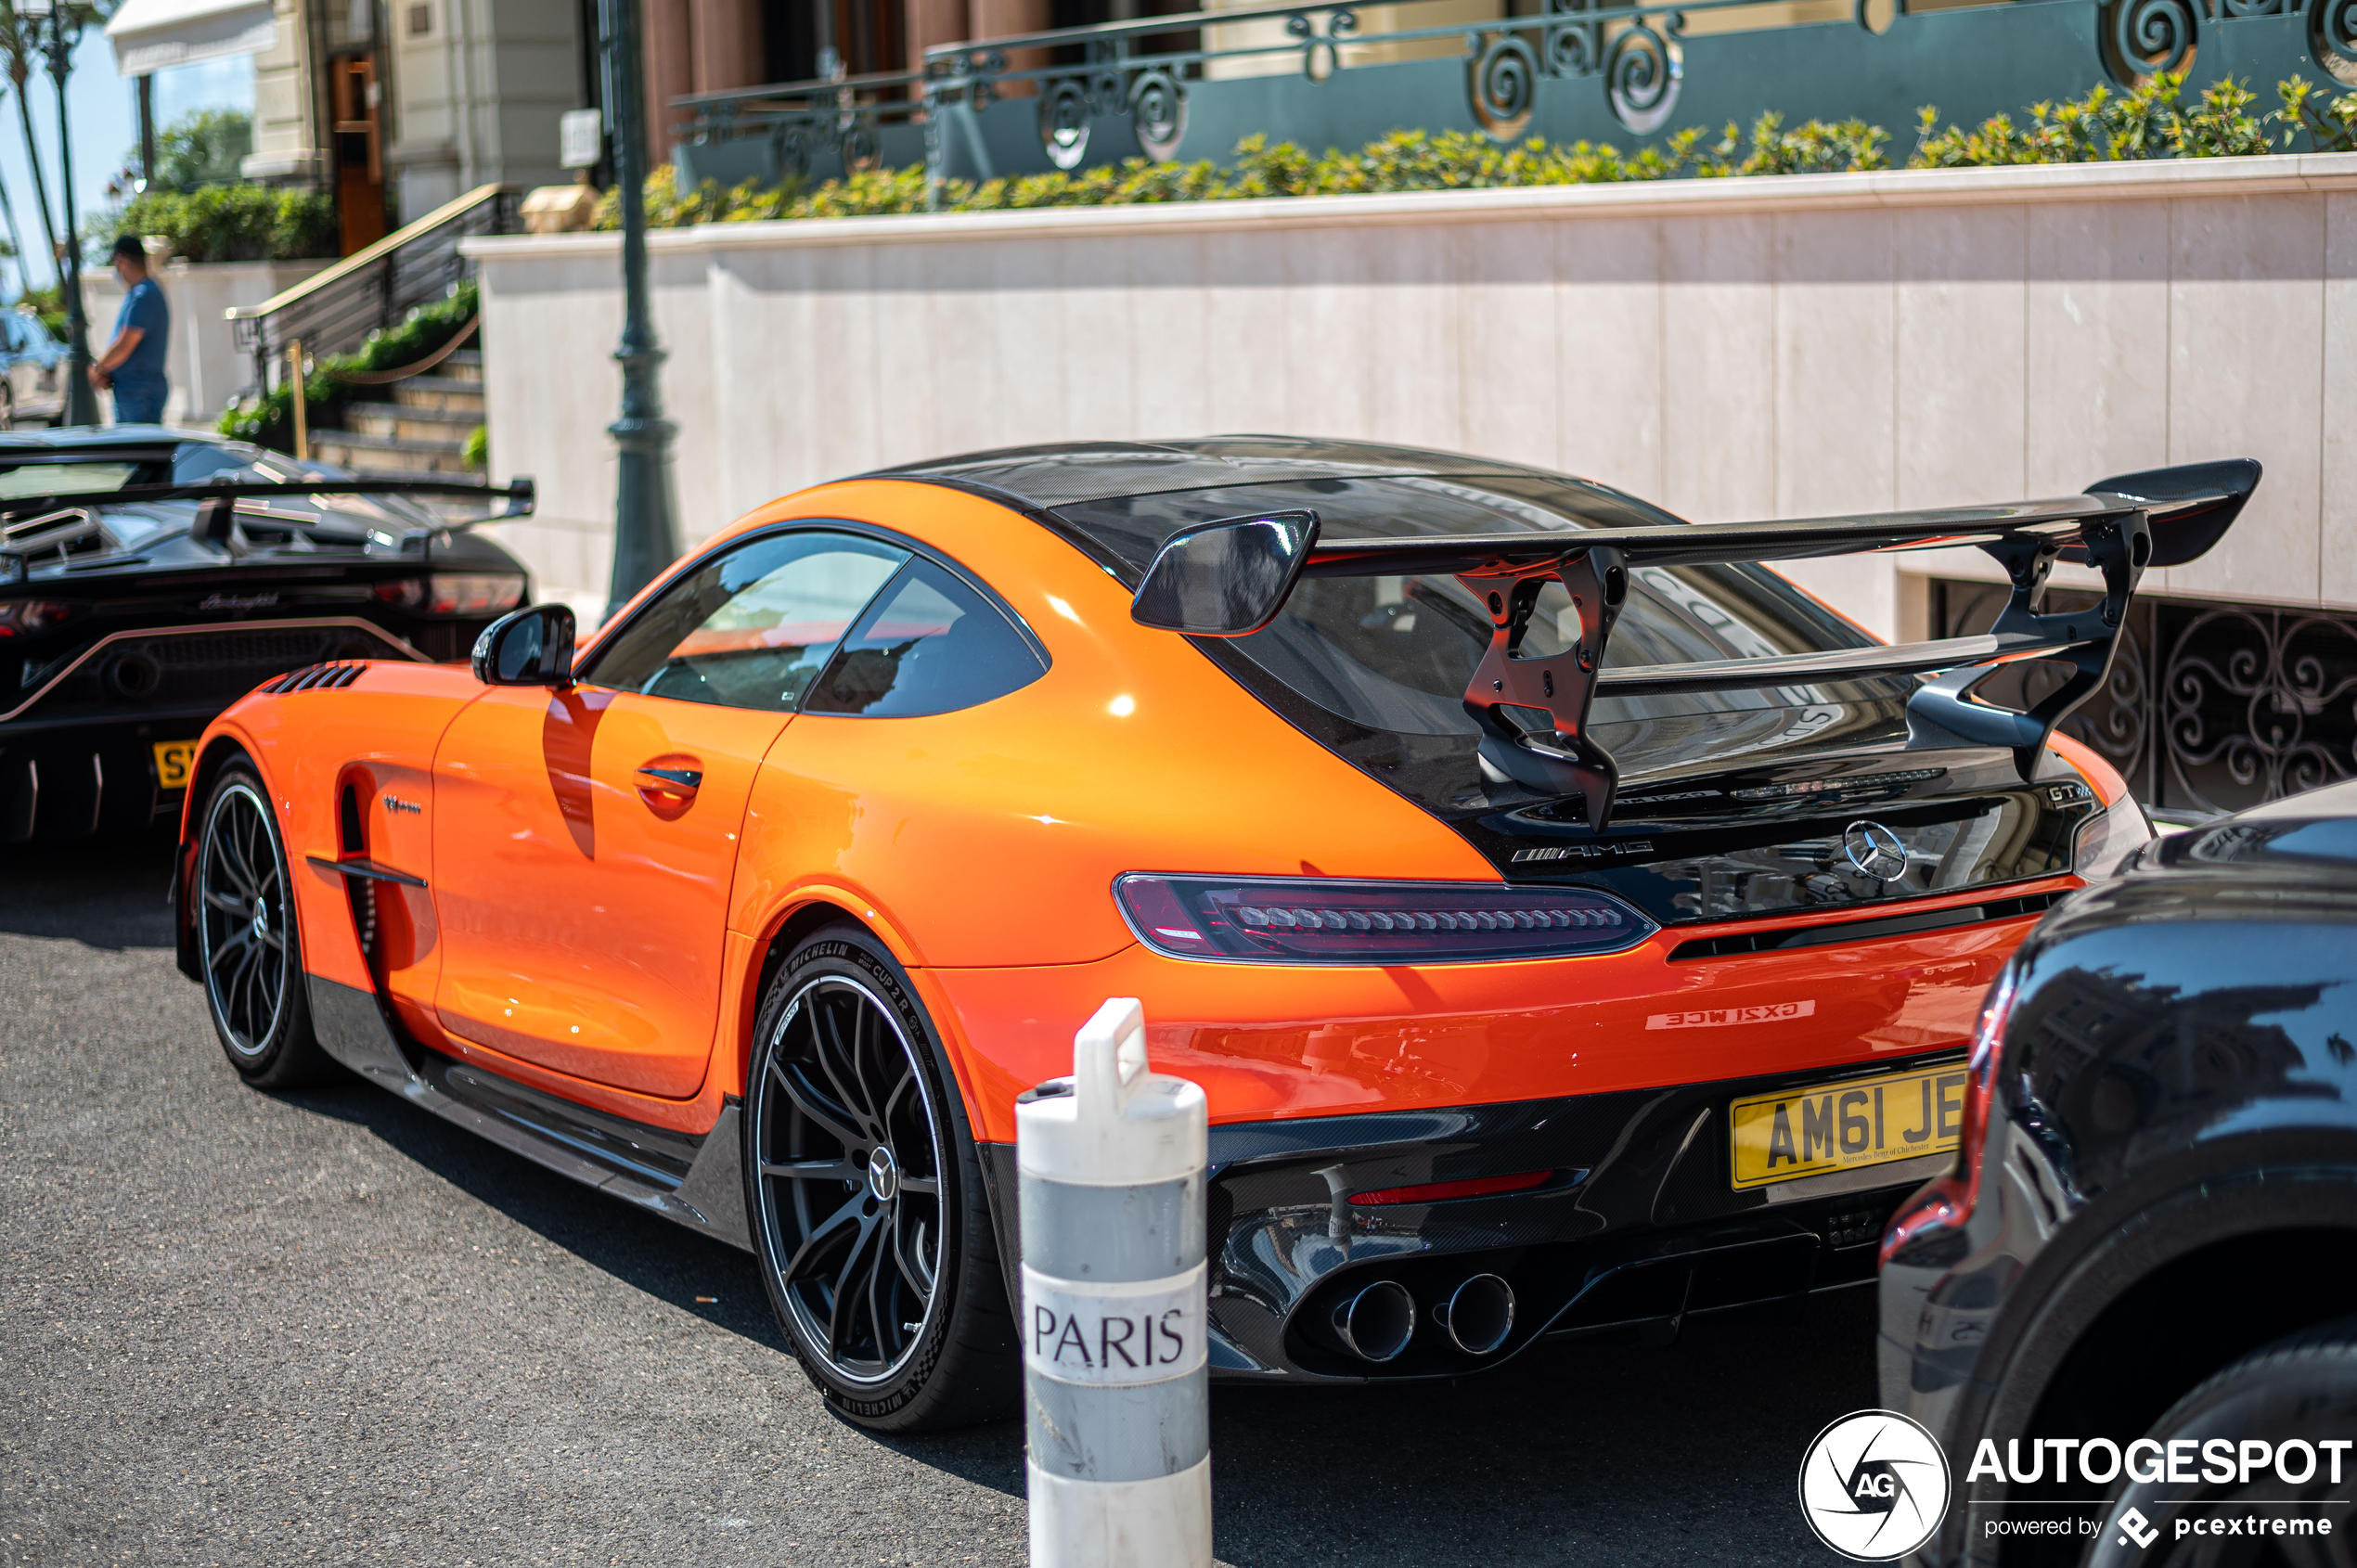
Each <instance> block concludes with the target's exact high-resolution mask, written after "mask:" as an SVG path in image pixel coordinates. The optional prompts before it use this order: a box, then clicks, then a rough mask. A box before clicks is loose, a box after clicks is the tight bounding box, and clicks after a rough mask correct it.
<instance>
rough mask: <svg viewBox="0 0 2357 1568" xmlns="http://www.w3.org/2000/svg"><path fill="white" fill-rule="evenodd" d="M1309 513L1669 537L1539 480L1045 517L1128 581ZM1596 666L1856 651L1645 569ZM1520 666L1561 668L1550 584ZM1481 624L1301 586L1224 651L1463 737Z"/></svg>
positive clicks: (1757, 588)
mask: <svg viewBox="0 0 2357 1568" xmlns="http://www.w3.org/2000/svg"><path fill="white" fill-rule="evenodd" d="M1279 508H1308V509H1310V510H1313V511H1315V512H1317V514H1318V517H1319V521H1320V529H1321V533H1322V535H1323V536H1324V537H1326V538H1330V539H1345V538H1370V537H1391V538H1397V537H1415V536H1419V535H1428V534H1449V533H1459V534H1462V533H1520V532H1526V531H1528V532H1539V531H1556V530H1566V531H1568V530H1579V529H1599V530H1604V531H1606V532H1609V531H1610V530H1612V529H1614V528H1628V527H1636V526H1660V525H1665V524H1676V523H1677V522H1679V521H1681V520H1679V519H1678V518H1675V517H1673V516H1671V515H1670V514H1668V513H1667V512H1663V511H1661V510H1659V509H1658V508H1654V507H1651V506H1648V505H1646V504H1645V503H1644V502H1642V501H1639V500H1637V499H1635V498H1634V497H1632V496H1628V495H1621V494H1619V493H1617V492H1616V491H1612V490H1608V489H1605V488H1604V487H1602V486H1590V485H1585V484H1578V483H1574V482H1567V481H1558V480H1553V479H1551V478H1549V477H1547V476H1545V475H1542V474H1535V473H1534V474H1515V475H1509V476H1499V475H1490V474H1485V475H1481V476H1478V477H1470V476H1468V477H1439V478H1400V477H1386V478H1383V479H1371V480H1356V479H1335V480H1311V481H1304V482H1294V483H1287V484H1256V485H1241V486H1233V487H1229V488H1224V489H1217V490H1194V491H1185V492H1178V493H1174V494H1167V495H1142V496H1131V497H1128V498H1126V499H1123V500H1117V501H1104V502H1093V503H1088V504H1087V505H1082V506H1066V507H1061V508H1057V509H1058V511H1059V513H1060V514H1061V515H1062V516H1063V517H1064V518H1066V519H1068V520H1069V521H1072V522H1073V523H1075V524H1076V525H1077V526H1078V527H1080V528H1081V529H1082V530H1083V531H1084V532H1085V533H1088V535H1089V536H1090V537H1091V538H1093V539H1095V540H1097V541H1098V542H1099V543H1100V544H1101V545H1102V546H1104V547H1105V548H1106V549H1107V550H1108V551H1109V552H1110V553H1112V554H1114V555H1116V556H1118V557H1119V558H1120V559H1122V560H1123V561H1124V562H1125V563H1127V564H1128V565H1130V566H1131V568H1132V571H1133V573H1134V572H1143V571H1144V569H1145V567H1146V565H1147V564H1148V563H1149V562H1151V561H1152V560H1153V555H1154V552H1155V551H1156V550H1157V549H1159V548H1160V547H1161V544H1162V541H1163V540H1164V539H1165V538H1166V537H1167V536H1168V535H1169V533H1171V531H1173V530H1174V529H1177V528H1179V527H1182V526H1185V525H1186V524H1188V523H1193V522H1206V521H1213V520H1215V519H1218V518H1228V517H1239V516H1243V515H1245V514H1247V513H1250V512H1256V511H1273V510H1277V509H1279ZM1630 575H1631V582H1630V587H1629V602H1628V604H1627V605H1626V607H1625V608H1624V609H1623V610H1622V611H1621V614H1620V619H1619V621H1618V622H1617V623H1616V625H1615V627H1614V630H1613V636H1612V640H1611V642H1610V644H1609V645H1608V646H1607V648H1606V649H1605V656H1604V667H1605V668H1606V669H1608V670H1609V669H1612V668H1615V667H1624V668H1625V667H1627V666H1629V665H1635V664H1669V663H1684V662H1690V661H1693V660H1698V659H1745V658H1759V657H1764V656H1767V655H1771V654H1778V653H1806V652H1814V651H1821V650H1823V649H1836V648H1858V647H1862V646H1865V645H1866V644H1867V641H1868V639H1867V638H1866V637H1865V636H1864V635H1863V634H1862V633H1861V632H1859V631H1858V630H1857V629H1856V628H1855V627H1853V626H1851V625H1849V624H1848V623H1847V622H1845V621H1843V620H1841V619H1840V618H1839V617H1837V616H1835V615H1834V614H1832V613H1831V612H1830V611H1828V610H1824V609H1823V608H1822V607H1821V606H1820V605H1818V604H1817V603H1816V601H1815V600H1813V599H1811V598H1809V597H1808V596H1807V595H1805V594H1803V593H1801V592H1799V591H1798V590H1797V589H1796V588H1794V587H1793V586H1792V585H1790V584H1788V583H1786V582H1784V580H1783V579H1782V578H1779V577H1777V576H1776V575H1774V574H1773V573H1772V572H1767V571H1766V570H1764V569H1762V568H1759V567H1756V566H1685V567H1642V568H1639V569H1638V570H1637V571H1635V572H1632V573H1631V574H1630ZM1531 627H1532V629H1531V631H1530V633H1529V634H1528V636H1527V637H1526V641H1525V644H1524V646H1525V648H1526V649H1527V650H1528V651H1529V652H1531V653H1532V654H1534V655H1535V656H1538V657H1545V656H1547V655H1550V654H1552V653H1556V652H1560V651H1562V650H1563V649H1565V648H1568V647H1569V646H1570V645H1571V644H1572V643H1573V642H1574V641H1576V640H1577V639H1578V636H1579V629H1580V627H1579V615H1578V610H1576V609H1575V608H1574V607H1573V605H1572V603H1571V598H1570V595H1569V594H1568V593H1567V592H1565V589H1564V587H1563V585H1561V584H1550V585H1548V587H1547V589H1546V591H1545V593H1544V594H1542V595H1541V596H1540V598H1539V606H1538V610H1537V611H1536V613H1534V614H1533V616H1532V618H1531ZM1489 636H1490V627H1489V617H1488V614H1487V613H1486V612H1485V611H1484V610H1483V609H1482V607H1481V604H1480V602H1479V601H1478V600H1477V599H1475V597H1474V596H1473V594H1471V593H1470V592H1468V591H1467V590H1466V588H1465V587H1464V585H1462V583H1460V582H1459V581H1458V580H1457V579H1456V578H1455V577H1453V576H1431V577H1323V578H1314V579H1310V580H1307V581H1305V582H1304V583H1302V584H1301V585H1300V586H1299V587H1297V588H1296V589H1295V590H1294V595H1293V598H1292V599H1291V600H1290V601H1289V602H1288V603H1287V605H1286V607H1285V610H1284V611H1283V613H1282V614H1281V615H1279V616H1278V618H1277V619H1276V621H1275V622H1274V623H1271V624H1270V625H1269V627H1268V629H1267V630H1265V631H1262V632H1259V633H1257V634H1256V635H1254V636H1249V637H1243V638H1240V639H1238V640H1237V641H1236V642H1235V644H1234V645H1233V646H1235V647H1236V648H1237V649H1239V650H1240V651H1242V652H1243V654H1244V655H1245V656H1246V657H1248V658H1250V659H1251V660H1252V661H1253V662H1255V663H1256V664H1258V665H1259V666H1260V667H1261V668H1262V669H1263V670H1265V671H1267V672H1268V673H1269V675H1273V676H1275V677H1276V678H1278V679H1279V680H1282V681H1283V682H1284V683H1285V684H1286V685H1287V686H1288V687H1291V688H1293V689H1294V691H1296V692H1298V693H1299V694H1300V695H1301V696H1303V697H1306V698H1307V699H1308V700H1310V701H1312V702H1315V703H1317V704H1318V705H1319V706H1320V707H1321V708H1324V709H1326V710H1327V711H1329V712H1331V713H1339V714H1341V715H1342V716H1343V717H1345V718H1347V719H1351V720H1353V721H1355V722H1357V723H1359V724H1362V725H1365V726H1368V727H1370V728H1372V729H1383V730H1390V731H1393V732H1395V733H1399V734H1410V735H1471V734H1474V733H1475V725H1474V722H1473V720H1472V719H1471V718H1470V717H1469V716H1468V715H1467V714H1466V713H1465V711H1464V706H1463V702H1462V698H1463V695H1464V690H1465V683H1466V681H1467V680H1469V679H1471V678H1472V675H1473V672H1474V668H1475V665H1477V664H1478V663H1479V662H1481V656H1482V653H1483V651H1484V650H1485V649H1487V648H1488V646H1489ZM1792 698H1793V694H1792V693H1790V692H1784V691H1779V690H1775V689H1769V690H1759V691H1711V692H1694V693H1681V694H1675V695H1669V696H1659V697H1644V698H1627V699H1611V698H1604V699H1599V700H1597V702H1596V704H1595V708H1594V711H1593V716H1594V718H1595V720H1596V722H1598V723H1600V724H1602V723H1612V722H1615V721H1627V720H1638V719H1647V718H1665V717H1671V716H1675V715H1689V714H1704V713H1734V712H1741V711H1745V710H1750V709H1765V708H1783V707H1785V706H1788V705H1789V704H1790V702H1791V700H1792Z"/></svg>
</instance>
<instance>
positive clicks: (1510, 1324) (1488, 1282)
mask: <svg viewBox="0 0 2357 1568" xmlns="http://www.w3.org/2000/svg"><path fill="white" fill-rule="evenodd" d="M1433 1320H1434V1321H1435V1322H1436V1323H1437V1324H1439V1325H1440V1331H1441V1332H1442V1333H1444V1334H1446V1335H1447V1336H1448V1337H1449V1343H1450V1344H1453V1345H1455V1346H1456V1347H1457V1348H1458V1349H1459V1350H1462V1351H1463V1352H1464V1353H1465V1354H1466V1355H1468V1356H1488V1355H1489V1354H1491V1353H1492V1352H1494V1351H1496V1350H1497V1349H1498V1348H1499V1347H1500V1345H1502V1344H1504V1343H1506V1336H1507V1335H1509V1334H1511V1333H1513V1331H1514V1288H1513V1286H1512V1285H1509V1284H1507V1283H1506V1282H1505V1280H1503V1279H1500V1278H1499V1277H1498V1276H1497V1275H1495V1274H1476V1275H1475V1276H1474V1277H1473V1278H1472V1279H1468V1280H1466V1281H1465V1282H1464V1283H1463V1284H1462V1285H1460V1286H1458V1287H1457V1288H1456V1290H1454V1291H1453V1292H1450V1293H1449V1299H1448V1300H1447V1301H1445V1302H1442V1303H1440V1304H1439V1305H1437V1306H1436V1307H1434V1308H1433Z"/></svg>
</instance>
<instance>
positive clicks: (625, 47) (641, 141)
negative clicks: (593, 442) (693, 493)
mask: <svg viewBox="0 0 2357 1568" xmlns="http://www.w3.org/2000/svg"><path fill="white" fill-rule="evenodd" d="M638 4H639V0H599V4H598V23H599V27H598V31H599V34H600V37H599V41H598V42H599V49H600V51H601V52H602V53H603V55H604V57H605V77H606V80H605V88H606V91H605V99H606V127H607V134H608V135H611V136H612V138H613V177H614V184H615V186H617V187H618V194H619V196H620V199H621V203H622V345H621V347H619V348H617V349H616V350H615V351H614V358H615V359H616V360H618V361H620V362H621V365H622V418H619V419H616V420H615V421H614V422H613V423H612V424H611V425H608V426H607V427H606V431H607V433H608V434H610V435H612V437H613V439H614V444H615V445H616V446H617V447H619V448H620V449H621V454H620V456H621V481H620V483H619V484H618V485H617V486H616V494H615V496H614V517H613V576H612V584H611V585H610V586H609V587H608V589H607V603H606V613H607V614H608V615H609V616H611V615H612V613H613V612H614V611H615V610H620V609H621V608H622V607H623V605H624V604H625V603H626V602H627V601H628V600H629V598H630V597H631V596H632V595H633V594H636V593H637V592H638V590H639V589H640V588H643V587H645V586H646V585H648V584H649V583H651V582H653V581H654V579H655V575H656V573H658V572H661V571H662V570H663V568H664V567H666V566H668V565H670V564H671V561H672V558H673V557H675V556H676V555H677V554H678V553H679V540H678V535H677V533H676V532H675V530H674V529H673V527H672V523H671V472H670V468H671V433H672V428H673V427H672V426H671V424H670V422H669V421H667V420H666V419H664V418H663V394H662V392H660V391H659V390H658V388H657V386H656V383H655V367H656V366H659V365H661V364H662V363H663V350H662V348H661V347H660V346H658V345H657V344H656V342H655V333H654V325H653V323H652V322H651V321H650V320H649V319H648V313H647V196H646V178H647V128H646V119H647V117H646V113H645V109H644V108H643V104H642V84H643V83H644V81H645V77H644V74H643V71H642V69H641V67H640V65H639V56H638Z"/></svg>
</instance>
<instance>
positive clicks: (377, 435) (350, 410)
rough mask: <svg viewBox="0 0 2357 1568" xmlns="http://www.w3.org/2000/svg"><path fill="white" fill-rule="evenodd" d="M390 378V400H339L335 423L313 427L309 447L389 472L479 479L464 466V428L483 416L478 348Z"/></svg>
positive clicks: (343, 463) (328, 458)
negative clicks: (422, 372) (427, 370)
mask: <svg viewBox="0 0 2357 1568" xmlns="http://www.w3.org/2000/svg"><path fill="white" fill-rule="evenodd" d="M434 372H435V373H434V374H432V375H431V376H412V377H410V378H409V379H407V380H406V381H395V382H394V383H393V387H392V392H393V401H392V402H391V403H374V402H365V403H364V402H360V401H357V400H355V401H353V402H349V403H346V404H345V405H343V423H344V428H343V429H341V430H316V431H312V432H311V455H312V456H315V457H316V458H318V459H319V460H320V461H321V462H323V463H334V464H336V465H338V466H339V467H341V468H347V469H352V470H353V471H354V473H367V474H380V475H382V476H384V477H385V478H387V479H442V480H448V479H480V478H482V476H481V475H480V474H477V473H475V472H473V471H472V470H471V469H469V468H468V467H467V463H466V456H465V453H466V449H467V436H468V434H469V433H470V432H471V431H473V430H474V428H475V427H476V426H477V425H480V424H482V423H483V353H482V351H480V350H477V349H461V350H459V351H458V352H457V353H453V354H452V355H451V356H450V357H449V358H447V359H445V360H444V361H443V362H442V363H441V364H440V365H438V366H435V367H434Z"/></svg>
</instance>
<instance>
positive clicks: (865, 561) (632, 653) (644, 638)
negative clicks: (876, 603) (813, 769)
mask: <svg viewBox="0 0 2357 1568" xmlns="http://www.w3.org/2000/svg"><path fill="white" fill-rule="evenodd" d="M907 559H908V551H906V550H903V549H896V548H895V547H894V546H890V545H886V544H883V543H882V542H880V541H877V540H874V539H864V538H860V537H858V536H857V535H856V534H849V533H821V532H815V531H814V532H810V533H780V534H773V535H771V536H770V537H768V538H766V539H758V540H755V541H753V543H752V544H749V545H746V546H743V547H742V548H741V549H735V550H731V551H729V552H728V554H727V555H724V556H722V557H720V558H719V559H717V560H714V561H711V562H709V563H707V564H706V565H705V566H704V567H703V568H702V570H700V571H697V572H691V573H689V575H688V576H686V577H684V578H682V579H680V580H679V581H678V582H676V583H674V584H673V585H671V586H670V587H669V588H667V589H665V590H664V591H663V596H662V597H661V598H658V599H656V600H655V602H654V603H653V604H651V605H650V606H648V607H647V609H646V610H645V611H644V612H643V613H642V614H640V615H639V616H638V619H637V620H636V621H635V622H633V623H631V624H630V625H629V626H627V627H625V629H624V630H623V632H622V634H621V635H620V636H618V637H616V638H615V640H614V643H613V645H612V647H611V648H609V649H606V650H605V652H603V653H602V654H600V655H599V657H598V659H597V662H595V663H594V664H593V665H592V666H591V667H590V668H589V670H588V671H587V672H586V673H585V674H584V675H583V676H582V678H583V679H584V680H588V681H594V682H596V683H597V684H598V685H599V686H610V687H614V688H618V689H620V690H624V691H638V692H644V693H646V694H648V695H649V696H653V697H670V698H676V699H677V700H680V701H683V702H710V703H714V704H716V705H718V706H721V707H728V708H760V709H766V710H770V711H773V712H791V711H792V709H793V707H794V705H795V704H796V703H797V702H799V701H800V700H802V694H803V692H804V690H805V688H807V687H808V686H809V685H810V679H811V677H812V676H813V675H817V674H818V671H819V670H820V669H821V668H822V667H823V666H824V665H825V664H826V662H827V659H828V656H829V655H830V654H831V653H833V652H834V650H835V645H836V644H837V643H839V642H841V641H842V640H843V635H844V629H845V628H846V627H848V626H849V625H850V624H851V623H852V620H853V618H854V617H856V616H857V615H858V613H859V611H860V610H862V609H864V608H866V606H867V603H868V601H869V599H871V598H874V597H875V594H876V590H877V589H878V588H881V587H882V586H883V585H884V584H885V582H886V581H887V580H889V579H890V578H891V576H892V574H893V572H895V571H896V570H898V568H899V566H900V564H901V562H903V561H905V560H907Z"/></svg>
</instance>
